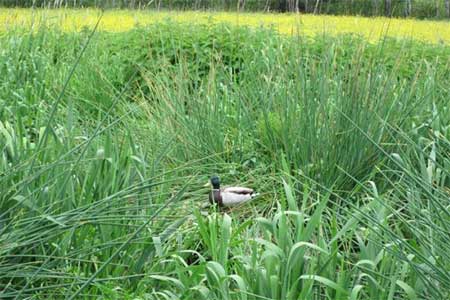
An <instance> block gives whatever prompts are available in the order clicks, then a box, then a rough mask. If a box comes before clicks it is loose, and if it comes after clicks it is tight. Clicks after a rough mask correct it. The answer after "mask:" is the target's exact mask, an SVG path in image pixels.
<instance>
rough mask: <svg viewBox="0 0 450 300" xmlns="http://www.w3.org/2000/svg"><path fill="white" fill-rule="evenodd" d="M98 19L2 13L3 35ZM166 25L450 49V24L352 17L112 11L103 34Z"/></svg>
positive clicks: (86, 13) (65, 12)
mask: <svg viewBox="0 0 450 300" xmlns="http://www.w3.org/2000/svg"><path fill="white" fill-rule="evenodd" d="M100 15H101V12H100V11H99V10H93V9H84V10H75V9H58V10H30V9H0V32H1V31H3V32H4V31H7V30H10V29H12V28H16V27H23V28H29V27H30V26H34V27H38V26H39V24H41V23H42V22H45V23H46V24H48V25H51V26H57V27H59V28H61V29H63V30H67V31H71V30H80V29H81V28H83V27H86V26H87V27H93V26H94V25H95V23H96V22H97V20H98V18H99V16H100ZM166 19H171V20H174V21H177V22H183V23H188V22H189V23H210V22H213V23H221V22H226V23H231V24H235V25H248V26H252V27H258V26H272V27H274V28H276V29H277V30H278V31H279V32H280V33H283V34H298V33H301V34H304V35H307V36H314V35H317V34H323V33H326V34H341V33H356V34H360V35H363V36H365V37H366V38H368V39H369V40H370V41H376V40H378V39H379V38H380V37H383V36H385V35H387V36H391V37H401V38H411V39H415V40H421V41H425V42H431V43H446V44H448V43H450V22H448V21H422V20H413V19H388V18H365V17H350V16H315V15H303V14H263V13H241V14H236V13H224V12H218V13H211V12H152V11H131V10H113V11H106V12H105V13H104V14H103V17H102V20H101V23H100V26H99V28H100V30H106V31H126V30H129V29H131V28H133V27H134V26H136V25H137V24H140V25H145V24H150V23H155V22H160V21H164V20H166Z"/></svg>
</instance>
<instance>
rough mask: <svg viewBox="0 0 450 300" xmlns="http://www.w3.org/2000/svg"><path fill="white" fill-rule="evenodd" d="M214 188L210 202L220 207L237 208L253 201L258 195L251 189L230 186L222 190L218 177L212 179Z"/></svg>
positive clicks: (210, 194)
mask: <svg viewBox="0 0 450 300" xmlns="http://www.w3.org/2000/svg"><path fill="white" fill-rule="evenodd" d="M210 185H211V187H212V189H211V191H210V193H209V202H210V203H211V204H214V203H216V204H217V205H218V206H236V205H239V204H242V203H245V202H248V201H250V200H253V199H254V198H255V197H256V196H258V193H255V191H254V190H253V189H251V188H247V187H240V186H228V187H223V188H220V179H219V177H218V176H217V175H214V176H212V177H211V178H210Z"/></svg>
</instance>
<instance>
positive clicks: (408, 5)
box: [405, 0, 411, 17]
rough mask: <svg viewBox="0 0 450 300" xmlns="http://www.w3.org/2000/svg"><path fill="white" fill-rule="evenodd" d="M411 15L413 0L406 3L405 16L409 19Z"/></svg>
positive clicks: (407, 0)
mask: <svg viewBox="0 0 450 300" xmlns="http://www.w3.org/2000/svg"><path fill="white" fill-rule="evenodd" d="M410 15H411V0H406V1H405V16H406V17H409V16H410Z"/></svg>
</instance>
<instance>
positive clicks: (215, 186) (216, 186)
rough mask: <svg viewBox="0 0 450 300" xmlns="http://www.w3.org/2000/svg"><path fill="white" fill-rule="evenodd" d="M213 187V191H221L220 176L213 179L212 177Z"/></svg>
mask: <svg viewBox="0 0 450 300" xmlns="http://www.w3.org/2000/svg"><path fill="white" fill-rule="evenodd" d="M211 185H212V187H213V189H215V190H218V189H220V179H219V176H217V175H214V176H213V177H211Z"/></svg>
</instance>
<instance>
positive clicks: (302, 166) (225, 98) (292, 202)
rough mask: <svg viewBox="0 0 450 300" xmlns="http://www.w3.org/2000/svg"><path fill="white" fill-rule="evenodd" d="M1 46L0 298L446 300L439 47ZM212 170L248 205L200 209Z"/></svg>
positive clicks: (101, 38) (233, 39)
mask: <svg viewBox="0 0 450 300" xmlns="http://www.w3.org/2000/svg"><path fill="white" fill-rule="evenodd" d="M0 44H1V45H2V46H1V48H0V72H1V74H2V76H1V78H0V103H1V106H0V151H1V155H0V191H1V193H0V212H1V213H0V291H1V292H0V298H2V299H13V298H18V299H21V298H27V297H28V298H33V299H52V298H53V299H61V298H70V297H76V298H86V299H87V298H91V297H97V298H100V299H102V298H103V299H311V298H317V299H383V300H384V299H398V298H400V299H448V297H449V291H450V286H449V282H450V278H449V275H448V274H450V265H449V262H450V257H449V253H450V248H449V244H448V241H447V240H448V228H450V215H449V207H450V202H449V199H450V197H449V188H450V176H449V175H450V174H449V170H450V156H449V153H450V141H449V140H450V126H449V124H450V111H449V110H450V107H449V105H448V99H449V98H450V95H449V94H450V93H449V91H450V90H449V88H448V87H449V86H450V82H449V80H450V74H449V70H450V68H449V63H450V62H449V61H448V58H449V57H450V50H449V48H448V47H447V46H445V45H427V44H421V43H417V42H412V41H395V40H390V39H386V40H385V41H384V42H383V43H382V44H367V43H366V42H365V41H364V40H362V39H360V38H357V37H353V36H341V37H336V38H331V37H318V38H315V39H305V38H303V37H295V38H286V37H281V36H278V35H276V34H275V33H274V32H272V31H269V30H256V31H254V30H251V29H246V28H232V27H227V26H225V25H218V26H212V25H202V26H200V25H199V26H192V27H190V28H185V27H183V26H182V25H177V24H174V23H165V24H156V25H152V26H150V27H148V28H136V29H135V30H132V31H130V32H127V33H106V32H99V33H96V34H95V35H93V36H91V35H90V33H89V32H85V31H84V32H79V33H61V32H58V31H56V30H49V29H42V30H39V31H38V32H35V33H33V34H30V33H24V32H10V33H7V34H5V35H3V36H1V37H0ZM82 49H85V52H84V53H83V52H82ZM71 70H74V72H73V73H71ZM69 79H70V80H69ZM66 82H67V86H65V83H66ZM57 99H59V100H57ZM213 173H218V174H220V175H221V177H222V180H223V181H224V182H225V183H239V184H242V185H247V184H248V185H250V186H252V187H254V188H255V189H257V190H258V192H260V193H261V197H259V198H258V199H256V200H254V202H252V203H251V204H249V205H246V206H245V207H239V208H237V209H234V210H227V211H222V210H220V211H218V210H215V208H210V209H209V210H205V209H204V208H202V207H203V204H204V203H205V202H206V199H207V195H206V191H207V189H206V188H203V187H202V186H203V184H204V182H205V181H206V180H207V178H208V177H209V175H210V174H213Z"/></svg>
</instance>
